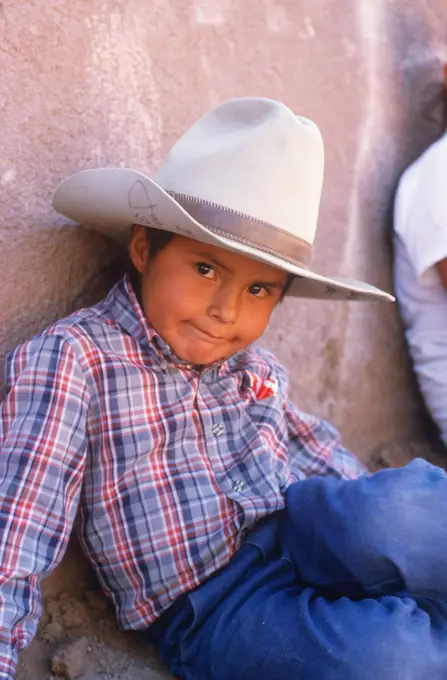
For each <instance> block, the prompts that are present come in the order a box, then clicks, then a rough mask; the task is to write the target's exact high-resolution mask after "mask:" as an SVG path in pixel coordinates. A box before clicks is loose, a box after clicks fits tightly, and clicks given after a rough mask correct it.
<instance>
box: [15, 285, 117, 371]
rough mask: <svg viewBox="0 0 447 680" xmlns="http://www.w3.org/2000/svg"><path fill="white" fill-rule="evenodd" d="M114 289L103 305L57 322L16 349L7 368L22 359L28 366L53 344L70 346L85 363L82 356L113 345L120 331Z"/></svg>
mask: <svg viewBox="0 0 447 680" xmlns="http://www.w3.org/2000/svg"><path fill="white" fill-rule="evenodd" d="M115 288H116V287H114V289H115ZM114 289H112V291H111V292H110V293H109V295H108V296H107V297H106V298H105V299H104V300H102V301H101V302H98V303H96V304H94V305H91V306H90V307H85V308H82V309H79V310H76V311H74V312H73V313H72V314H70V315H69V316H66V317H64V318H62V319H59V320H58V321H55V322H54V323H52V324H51V325H49V326H47V327H46V328H45V329H43V330H42V331H40V332H39V333H37V334H36V335H35V336H34V337H32V338H30V339H29V340H27V341H25V342H24V343H22V344H21V345H19V346H18V347H16V348H15V349H14V350H13V351H12V352H10V353H9V354H8V356H7V366H8V364H10V363H11V362H13V361H15V360H16V359H17V358H18V357H22V358H23V359H24V360H25V363H27V361H28V359H29V358H31V357H33V356H37V355H38V354H39V353H41V352H42V351H44V350H45V349H46V350H48V349H51V348H52V347H53V345H54V347H56V345H57V346H58V351H61V350H62V348H63V347H65V348H67V347H70V348H71V350H72V351H74V354H75V355H76V357H77V358H78V359H79V360H81V363H82V357H83V356H87V355H88V354H89V352H91V350H92V349H94V348H95V347H99V346H101V345H104V346H105V344H110V342H111V340H112V338H113V335H114V329H115V330H116V331H118V332H120V329H119V328H118V326H119V325H118V323H117V319H116V318H115V314H114V312H115V311H116V310H114V304H113V301H114V298H115V297H116V295H115V293H114ZM25 357H26V359H25Z"/></svg>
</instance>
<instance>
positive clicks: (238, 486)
mask: <svg viewBox="0 0 447 680" xmlns="http://www.w3.org/2000/svg"><path fill="white" fill-rule="evenodd" d="M244 486H245V484H244V482H243V481H242V479H238V480H236V481H235V483H234V484H233V491H236V493H240V492H241V491H243V489H244Z"/></svg>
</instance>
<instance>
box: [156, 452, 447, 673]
mask: <svg viewBox="0 0 447 680" xmlns="http://www.w3.org/2000/svg"><path fill="white" fill-rule="evenodd" d="M148 636H149V639H151V640H152V641H153V642H155V644H156V645H157V646H158V648H159V651H160V654H161V656H162V658H164V660H165V661H167V662H168V664H169V665H170V667H171V670H172V672H173V673H174V675H177V676H178V677H179V678H184V679H185V680H447V475H446V473H445V472H444V471H443V470H441V469H439V468H436V467H434V466H432V465H430V464H429V463H427V462H425V461H422V460H416V461H413V462H412V463H410V464H409V465H408V466H406V467H405V468H401V469H398V470H384V471H382V472H378V473H376V474H375V475H372V476H371V477H363V478H360V479H358V480H352V481H348V480H336V479H331V478H324V477H313V478H311V479H308V480H306V481H303V482H298V483H296V484H293V485H292V486H291V487H290V488H289V490H288V492H287V497H286V508H285V510H284V511H282V512H280V513H277V514H275V515H273V516H272V517H270V518H269V519H267V520H265V521H263V522H262V523H261V524H260V525H259V526H258V527H257V528H256V529H255V531H254V532H252V533H251V534H250V535H249V536H248V537H247V539H246V541H245V543H244V544H243V546H242V548H241V549H240V550H239V551H238V553H237V554H236V555H235V556H234V557H233V559H232V560H231V561H230V563H229V564H228V565H227V566H226V567H225V568H224V569H222V570H221V571H220V572H218V573H217V574H215V575H213V576H212V577H211V578H210V579H208V580H207V581H206V582H205V583H204V584H202V585H201V586H200V587H199V588H197V589H196V590H195V591H193V592H192V593H189V594H187V595H184V596H183V597H182V598H180V599H179V600H178V601H177V602H176V603H174V605H173V606H172V607H171V608H170V609H169V610H168V612H166V613H165V614H164V615H163V616H162V617H161V619H160V620H159V622H157V623H156V624H154V625H153V626H152V627H151V628H150V629H149V631H148Z"/></svg>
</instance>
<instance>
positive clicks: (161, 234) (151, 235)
mask: <svg viewBox="0 0 447 680" xmlns="http://www.w3.org/2000/svg"><path fill="white" fill-rule="evenodd" d="M146 231H147V238H148V241H149V262H151V261H152V260H154V259H155V258H156V257H157V255H158V254H159V253H160V252H161V251H162V250H163V248H166V246H167V245H168V244H169V243H170V242H171V241H172V239H173V238H174V236H175V234H174V233H173V232H172V231H166V230H165V229H153V228H152V227H151V228H150V229H149V228H148V229H147V230H146ZM127 275H128V277H129V279H130V282H131V284H132V288H133V289H134V291H135V293H136V296H137V298H138V301H139V302H140V304H141V276H140V273H139V272H138V271H137V270H136V269H135V267H134V266H133V264H132V260H131V259H130V257H129V260H128V266H127ZM293 279H294V276H293V274H289V275H288V277H287V281H286V285H285V286H284V290H283V291H282V293H281V298H280V302H282V301H283V300H284V297H285V296H286V295H287V293H288V292H289V290H290V287H291V285H292V283H293Z"/></svg>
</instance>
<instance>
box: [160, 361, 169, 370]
mask: <svg viewBox="0 0 447 680" xmlns="http://www.w3.org/2000/svg"><path fill="white" fill-rule="evenodd" d="M160 368H161V370H162V371H167V369H168V364H167V363H166V361H162V362H161V364H160Z"/></svg>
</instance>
